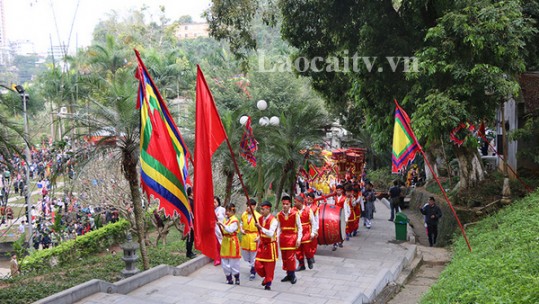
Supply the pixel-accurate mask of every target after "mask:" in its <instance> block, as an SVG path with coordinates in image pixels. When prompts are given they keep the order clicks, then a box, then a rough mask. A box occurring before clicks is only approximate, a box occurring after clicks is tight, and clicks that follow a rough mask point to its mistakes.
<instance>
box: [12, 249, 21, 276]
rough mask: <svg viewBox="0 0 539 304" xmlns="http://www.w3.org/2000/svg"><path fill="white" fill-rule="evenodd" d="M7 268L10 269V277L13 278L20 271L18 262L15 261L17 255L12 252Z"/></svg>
mask: <svg viewBox="0 0 539 304" xmlns="http://www.w3.org/2000/svg"><path fill="white" fill-rule="evenodd" d="M9 269H10V271H11V277H12V278H14V277H16V276H18V275H19V274H20V273H21V270H20V268H19V262H17V255H16V254H14V255H12V256H11V261H10V262H9Z"/></svg>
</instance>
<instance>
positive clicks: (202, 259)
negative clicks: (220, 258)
mask: <svg viewBox="0 0 539 304" xmlns="http://www.w3.org/2000/svg"><path fill="white" fill-rule="evenodd" d="M210 261H211V260H210V258H208V257H206V256H204V255H200V256H199V257H197V258H195V259H192V260H190V261H188V262H185V263H183V264H181V265H179V266H178V267H172V266H168V265H159V266H156V267H153V268H151V269H148V270H146V271H143V272H140V273H138V274H136V275H134V276H132V277H129V278H127V279H123V280H120V281H118V282H116V283H109V282H106V281H103V280H90V281H88V282H85V283H82V284H80V285H77V286H74V287H71V288H69V289H66V290H64V291H61V292H59V293H56V294H53V295H51V296H49V297H46V298H44V299H41V300H39V301H37V302H35V303H39V304H45V303H47V304H49V303H50V304H70V303H75V302H78V301H80V300H82V299H84V298H86V297H89V296H91V295H93V294H96V293H99V292H104V293H109V294H112V293H117V294H128V293H129V292H131V291H133V290H135V289H137V288H139V287H141V286H143V285H146V284H148V283H150V282H153V281H155V280H158V279H160V278H162V277H164V276H167V275H173V276H188V275H189V274H191V273H192V272H194V271H196V270H198V269H200V268H202V267H203V266H204V265H206V264H208V263H209V262H210Z"/></svg>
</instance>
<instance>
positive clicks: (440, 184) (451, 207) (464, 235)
mask: <svg viewBox="0 0 539 304" xmlns="http://www.w3.org/2000/svg"><path fill="white" fill-rule="evenodd" d="M395 104H396V105H397V108H399V109H400V106H399V103H398V102H397V100H395ZM411 133H412V134H411V135H412V138H413V139H414V141H415V143H416V144H417V147H418V148H419V152H421V155H423V159H424V160H425V163H426V164H427V166H428V167H429V169H430V172H431V173H432V176H433V177H434V179H435V180H436V183H438V186H439V187H440V190H441V191H442V194H443V195H444V198H445V201H446V202H447V204H448V205H449V208H450V209H451V212H453V216H454V217H455V219H456V220H457V223H458V225H459V228H460V231H461V232H462V236H463V237H464V240H465V241H466V245H468V249H469V250H470V252H472V246H471V245H470V242H469V241H468V237H467V236H466V231H465V230H464V227H463V226H462V223H461V222H460V219H459V217H458V216H457V212H456V211H455V208H453V204H451V201H449V197H448V196H447V193H446V192H445V189H444V187H443V186H442V183H441V182H440V180H439V179H438V175H436V172H434V170H433V169H432V166H431V165H430V163H429V160H428V158H427V156H426V155H425V151H423V147H421V145H420V144H419V141H418V140H417V137H416V136H415V133H414V132H411Z"/></svg>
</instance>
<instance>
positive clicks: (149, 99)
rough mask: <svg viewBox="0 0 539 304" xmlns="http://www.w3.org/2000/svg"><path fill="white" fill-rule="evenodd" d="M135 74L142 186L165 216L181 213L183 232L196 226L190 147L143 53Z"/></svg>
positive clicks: (138, 55)
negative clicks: (190, 186) (189, 192)
mask: <svg viewBox="0 0 539 304" xmlns="http://www.w3.org/2000/svg"><path fill="white" fill-rule="evenodd" d="M135 54H136V55H137V59H138V63H139V65H138V69H137V72H136V78H137V79H138V80H139V89H138V103H137V108H138V109H140V164H141V172H140V177H141V187H142V191H143V192H144V193H145V194H146V197H147V198H148V201H150V198H153V199H156V200H158V202H159V209H164V211H165V215H166V216H171V215H175V214H179V215H180V220H181V222H182V223H183V224H184V225H185V229H184V234H187V233H188V232H189V230H190V228H191V227H192V226H193V217H192V210H191V207H190V205H189V200H188V198H187V194H186V190H187V189H186V186H185V185H186V179H187V175H188V173H187V156H188V155H189V151H188V150H187V146H186V145H185V142H184V141H183V138H182V136H181V135H180V132H179V130H178V127H177V126H176V123H175V122H174V119H173V118H172V116H171V115H170V112H169V111H168V108H167V105H166V103H165V101H164V100H163V98H162V97H161V94H159V90H158V89H157V87H156V86H155V84H154V82H153V80H152V78H151V77H150V75H149V74H148V71H147V69H146V67H145V66H144V63H143V62H142V59H140V54H139V53H138V51H137V50H135Z"/></svg>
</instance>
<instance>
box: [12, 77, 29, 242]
mask: <svg viewBox="0 0 539 304" xmlns="http://www.w3.org/2000/svg"><path fill="white" fill-rule="evenodd" d="M14 88H15V90H16V91H17V93H19V95H20V96H21V99H22V113H23V116H24V142H25V143H26V149H25V154H26V174H25V178H26V191H25V192H24V201H25V203H26V222H27V223H28V234H29V236H30V237H29V238H28V247H30V246H32V238H33V236H32V233H33V231H32V230H33V229H32V228H33V227H32V218H31V215H30V209H31V208H30V205H29V201H30V195H31V193H30V163H31V162H32V155H31V154H30V142H29V140H28V115H27V113H26V103H27V101H28V99H29V96H28V94H27V93H26V92H25V91H24V88H23V87H22V85H16V86H14Z"/></svg>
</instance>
